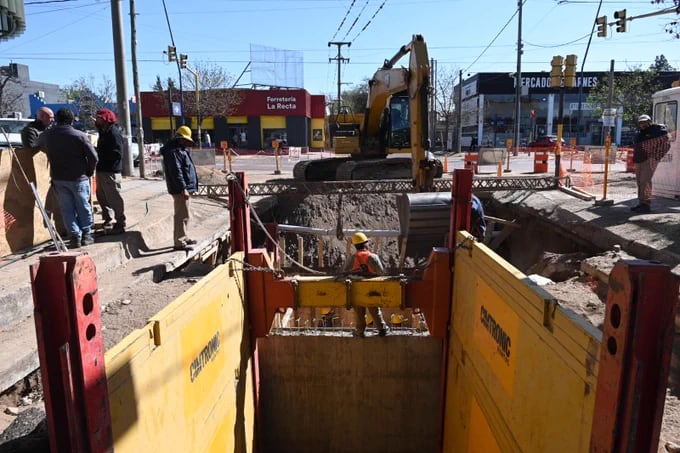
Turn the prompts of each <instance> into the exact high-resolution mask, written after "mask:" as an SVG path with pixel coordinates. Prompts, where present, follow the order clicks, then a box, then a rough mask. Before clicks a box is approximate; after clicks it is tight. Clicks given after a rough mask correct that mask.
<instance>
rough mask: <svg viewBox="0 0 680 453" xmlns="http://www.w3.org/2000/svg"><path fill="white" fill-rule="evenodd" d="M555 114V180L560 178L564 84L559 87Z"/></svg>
mask: <svg viewBox="0 0 680 453" xmlns="http://www.w3.org/2000/svg"><path fill="white" fill-rule="evenodd" d="M558 109H559V111H558V112H557V146H556V147H555V178H559V177H560V165H561V164H562V123H563V122H564V84H562V85H561V86H560V103H559V107H558Z"/></svg>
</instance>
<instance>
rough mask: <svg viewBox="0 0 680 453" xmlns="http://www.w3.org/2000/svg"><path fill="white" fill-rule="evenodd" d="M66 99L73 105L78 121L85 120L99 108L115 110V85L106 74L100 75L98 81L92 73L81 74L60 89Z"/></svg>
mask: <svg viewBox="0 0 680 453" xmlns="http://www.w3.org/2000/svg"><path fill="white" fill-rule="evenodd" d="M61 91H62V92H63V93H64V96H66V100H67V101H68V102H69V103H71V104H73V105H74V107H75V109H74V110H75V114H76V116H77V119H78V120H80V121H87V120H88V119H89V118H91V117H93V116H94V114H95V112H96V111H97V110H99V109H101V108H111V110H113V111H114V112H117V110H118V106H117V105H116V103H115V99H116V87H115V85H114V83H113V81H112V80H111V79H110V78H109V77H108V76H106V75H102V76H101V78H100V79H99V82H97V81H96V79H95V77H94V76H93V75H89V76H87V77H85V76H83V77H80V78H79V79H77V80H75V81H74V82H72V83H70V84H69V85H66V86H65V87H64V88H62V90H61Z"/></svg>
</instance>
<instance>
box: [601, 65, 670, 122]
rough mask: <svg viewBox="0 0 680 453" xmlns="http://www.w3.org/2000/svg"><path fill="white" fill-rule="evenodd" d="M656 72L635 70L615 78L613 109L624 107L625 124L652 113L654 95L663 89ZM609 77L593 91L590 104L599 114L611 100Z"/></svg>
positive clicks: (604, 78)
mask: <svg viewBox="0 0 680 453" xmlns="http://www.w3.org/2000/svg"><path fill="white" fill-rule="evenodd" d="M657 75H658V73H657V71H654V70H646V71H645V70H642V69H640V68H639V67H638V68H634V69H633V70H632V71H631V72H628V73H619V74H616V75H615V76H614V91H613V96H612V108H618V107H623V120H624V122H636V121H637V118H638V116H639V115H642V114H643V113H647V114H650V115H651V113H652V94H653V93H654V92H655V91H658V90H660V89H662V88H663V87H662V86H661V83H660V82H659V80H658V77H657ZM609 83H610V80H609V77H608V76H607V77H603V78H602V83H601V84H600V85H598V86H597V87H596V88H594V89H592V90H591V91H590V93H589V95H588V102H589V103H590V104H593V105H595V106H596V107H597V112H598V114H602V111H603V109H605V108H607V105H608V99H609Z"/></svg>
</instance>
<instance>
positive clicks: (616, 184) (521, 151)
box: [443, 146, 671, 202]
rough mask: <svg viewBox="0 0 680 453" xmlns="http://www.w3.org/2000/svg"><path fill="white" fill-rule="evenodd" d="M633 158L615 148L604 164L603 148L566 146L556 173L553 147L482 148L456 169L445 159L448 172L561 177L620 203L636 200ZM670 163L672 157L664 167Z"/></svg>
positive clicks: (661, 179) (661, 177) (661, 180)
mask: <svg viewBox="0 0 680 453" xmlns="http://www.w3.org/2000/svg"><path fill="white" fill-rule="evenodd" d="M632 154H633V149H632V148H623V147H618V148H617V147H612V148H611V149H610V154H609V159H608V161H607V162H605V161H606V160H607V159H606V149H605V147H604V146H576V147H568V146H565V147H563V148H562V150H561V157H560V168H559V169H558V171H557V172H556V171H555V166H556V163H555V162H556V158H555V148H554V147H547V148H545V147H540V148H539V147H532V148H528V147H520V148H507V149H506V148H489V149H486V148H481V149H480V150H479V151H478V152H474V153H470V152H468V153H466V154H465V156H464V157H463V161H462V162H460V161H458V162H456V164H454V165H450V164H449V163H448V162H447V160H448V158H443V159H444V160H445V162H444V164H445V165H444V166H445V168H447V167H451V168H456V167H457V168H461V167H462V168H469V169H472V170H473V171H474V172H475V173H476V174H480V175H484V174H487V175H488V174H491V175H496V176H504V175H506V176H507V175H513V176H519V175H522V174H544V173H547V174H550V175H559V176H560V177H562V178H565V179H564V183H563V184H565V185H569V186H571V187H573V188H575V189H577V190H579V191H583V192H585V194H590V195H592V196H593V197H594V198H595V199H603V198H607V199H610V200H612V201H615V202H618V201H625V200H633V199H635V198H637V186H636V181H635V173H634V172H635V168H634V164H633V162H632ZM669 159H670V153H669V155H667V156H666V157H665V158H664V160H663V161H662V163H663V162H664V161H669ZM447 169H448V168H447ZM657 184H658V185H659V186H661V187H663V186H667V185H669V184H671V177H668V176H666V175H665V174H663V172H658V174H655V178H654V185H655V186H656V185H657ZM605 186H606V187H605Z"/></svg>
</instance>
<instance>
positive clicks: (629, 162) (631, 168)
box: [626, 148, 635, 173]
mask: <svg viewBox="0 0 680 453" xmlns="http://www.w3.org/2000/svg"><path fill="white" fill-rule="evenodd" d="M626 173H635V162H633V148H628V152H627V153H626Z"/></svg>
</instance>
